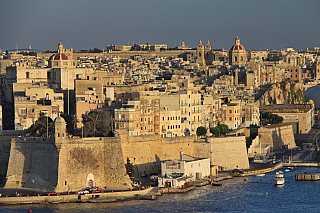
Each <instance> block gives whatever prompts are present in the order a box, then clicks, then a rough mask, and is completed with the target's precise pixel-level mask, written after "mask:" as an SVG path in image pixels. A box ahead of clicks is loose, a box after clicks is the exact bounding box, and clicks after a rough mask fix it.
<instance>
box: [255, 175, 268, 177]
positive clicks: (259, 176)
mask: <svg viewBox="0 0 320 213" xmlns="http://www.w3.org/2000/svg"><path fill="white" fill-rule="evenodd" d="M264 176H266V174H256V177H264Z"/></svg>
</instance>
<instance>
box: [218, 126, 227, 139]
mask: <svg viewBox="0 0 320 213" xmlns="http://www.w3.org/2000/svg"><path fill="white" fill-rule="evenodd" d="M218 128H219V129H220V134H222V135H224V136H226V135H227V133H228V132H229V127H228V126H227V125H225V124H221V125H219V126H218Z"/></svg>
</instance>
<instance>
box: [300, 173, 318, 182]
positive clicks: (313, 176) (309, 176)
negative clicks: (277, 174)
mask: <svg viewBox="0 0 320 213" xmlns="http://www.w3.org/2000/svg"><path fill="white" fill-rule="evenodd" d="M295 178H296V180H297V181H318V180H320V173H297V174H296V175H295Z"/></svg>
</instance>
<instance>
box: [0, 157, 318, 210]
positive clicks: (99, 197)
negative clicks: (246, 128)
mask: <svg viewBox="0 0 320 213" xmlns="http://www.w3.org/2000/svg"><path fill="white" fill-rule="evenodd" d="M283 167H320V165H319V163H312V162H309V163H303V162H294V163H282V162H280V163H278V164H275V165H274V166H273V167H267V168H263V169H258V170H248V171H244V172H243V173H242V174H240V175H233V174H231V172H230V173H224V174H220V175H218V176H216V177H212V178H207V179H204V180H197V181H194V184H193V186H190V187H186V188H182V189H175V188H159V187H151V186H148V187H146V188H145V189H141V190H140V189H139V190H130V191H121V192H119V191H118V192H103V193H95V194H84V195H78V194H69V195H60V194H57V195H51V196H45V195H39V196H29V197H28V196H23V197H20V196H18V197H16V196H14V197H7V196H2V197H0V205H17V204H22V205H23V204H41V203H49V204H54V203H108V202H118V201H125V200H130V199H144V200H153V199H156V196H161V195H162V194H168V193H185V192H188V191H191V190H193V189H195V188H196V187H202V186H205V185H208V184H209V180H212V181H215V182H220V181H223V180H227V179H233V178H237V177H246V176H252V175H257V174H262V173H269V172H273V171H275V170H278V169H281V168H283ZM296 180H299V181H300V180H301V181H317V180H320V173H309V174H306V173H299V174H296Z"/></svg>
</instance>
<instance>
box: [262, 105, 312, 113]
mask: <svg viewBox="0 0 320 213" xmlns="http://www.w3.org/2000/svg"><path fill="white" fill-rule="evenodd" d="M311 109H312V105H311V104H270V105H263V106H260V111H270V112H274V113H306V112H308V111H309V110H311Z"/></svg>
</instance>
